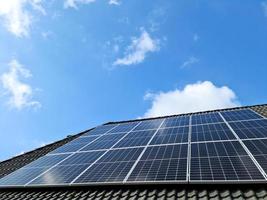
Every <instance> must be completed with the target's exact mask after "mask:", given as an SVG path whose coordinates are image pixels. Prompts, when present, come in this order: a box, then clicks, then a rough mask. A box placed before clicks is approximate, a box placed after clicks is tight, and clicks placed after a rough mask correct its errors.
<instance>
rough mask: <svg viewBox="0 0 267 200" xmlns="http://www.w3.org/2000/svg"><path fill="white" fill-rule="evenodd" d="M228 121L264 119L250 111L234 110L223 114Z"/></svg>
mask: <svg viewBox="0 0 267 200" xmlns="http://www.w3.org/2000/svg"><path fill="white" fill-rule="evenodd" d="M221 114H222V116H223V117H224V118H225V120H226V121H239V120H251V119H262V117H261V116H260V115H258V114H256V113H255V112H253V111H251V110H249V109H242V110H232V111H224V112H221Z"/></svg>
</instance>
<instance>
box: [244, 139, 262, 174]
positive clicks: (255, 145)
mask: <svg viewBox="0 0 267 200" xmlns="http://www.w3.org/2000/svg"><path fill="white" fill-rule="evenodd" d="M243 142H244V144H245V145H246V147H247V148H248V149H249V151H250V152H251V153H252V155H253V156H254V158H255V159H256V161H257V162H258V163H259V165H260V166H261V167H262V169H263V170H264V171H265V173H267V139H266V138H265V139H257V140H246V141H243Z"/></svg>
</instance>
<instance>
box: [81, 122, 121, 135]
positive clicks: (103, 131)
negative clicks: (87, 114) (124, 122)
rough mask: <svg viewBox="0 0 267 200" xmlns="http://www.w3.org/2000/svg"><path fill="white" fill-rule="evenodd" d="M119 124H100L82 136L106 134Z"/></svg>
mask: <svg viewBox="0 0 267 200" xmlns="http://www.w3.org/2000/svg"><path fill="white" fill-rule="evenodd" d="M117 126H118V124H112V125H102V126H98V127H95V128H94V129H93V130H90V131H87V132H86V133H84V134H83V135H82V137H86V136H94V135H102V134H106V133H108V132H109V131H111V130H112V129H114V128H115V127H117Z"/></svg>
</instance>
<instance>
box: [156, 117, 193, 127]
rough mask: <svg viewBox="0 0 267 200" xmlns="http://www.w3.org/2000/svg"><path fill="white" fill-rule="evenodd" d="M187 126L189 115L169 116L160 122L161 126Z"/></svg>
mask: <svg viewBox="0 0 267 200" xmlns="http://www.w3.org/2000/svg"><path fill="white" fill-rule="evenodd" d="M176 126H189V116H179V117H169V118H166V119H165V121H164V122H163V124H162V126H161V127H162V128H168V127H176Z"/></svg>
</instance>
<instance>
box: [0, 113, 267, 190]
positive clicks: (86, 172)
mask: <svg viewBox="0 0 267 200" xmlns="http://www.w3.org/2000/svg"><path fill="white" fill-rule="evenodd" d="M266 173H267V119H265V118H263V117H261V116H260V115H258V114H256V113H255V112H254V111H252V110H250V109H239V110H229V111H222V112H219V111H214V112H207V113H201V114H188V115H182V116H175V117H166V118H159V119H148V120H136V121H132V122H121V123H112V124H109V125H103V126H98V127H96V128H95V129H93V130H90V131H88V132H86V133H84V134H83V135H81V136H80V137H78V138H77V139H75V140H73V141H71V142H69V143H67V144H65V145H63V146H61V147H59V148H58V149H56V150H54V151H52V152H50V153H49V154H47V155H45V156H43V157H41V158H39V159H37V160H36V161H34V162H32V163H30V164H28V165H26V166H25V167H23V168H21V169H19V170H17V171H15V172H13V173H11V174H10V175H7V176H5V177H3V178H2V179H0V187H6V186H20V187H25V186H26V187H30V186H42V185H50V186H59V185H90V184H106V183H107V184H109V183H119V184H125V183H128V184H130V183H146V182H149V183H151V182H155V183H178V182H182V183H189V182H198V183H213V182H218V183H224V182H227V181H231V182H255V183H256V182H261V181H263V182H266V180H267V175H266Z"/></svg>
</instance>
